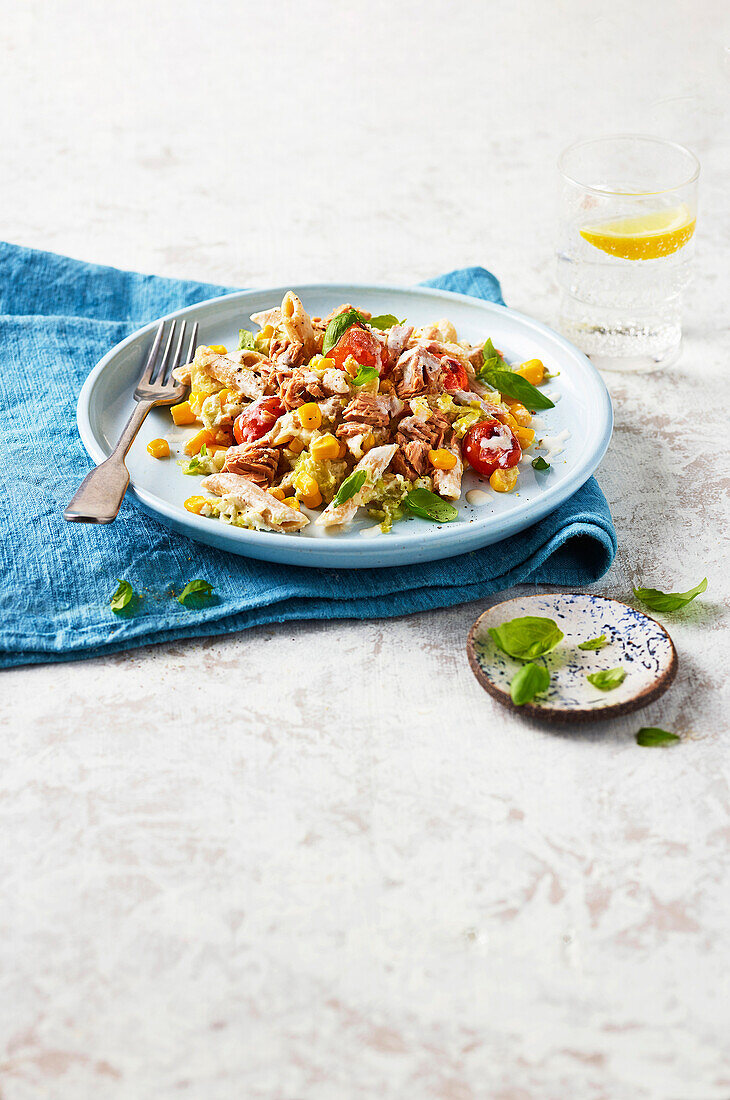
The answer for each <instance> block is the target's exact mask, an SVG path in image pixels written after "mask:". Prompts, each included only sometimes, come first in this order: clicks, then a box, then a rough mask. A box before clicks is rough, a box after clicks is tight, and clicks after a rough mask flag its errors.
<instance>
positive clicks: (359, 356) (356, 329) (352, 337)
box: [327, 325, 382, 370]
mask: <svg viewBox="0 0 730 1100" xmlns="http://www.w3.org/2000/svg"><path fill="white" fill-rule="evenodd" d="M348 355H351V356H352V357H353V359H355V360H356V362H358V363H360V364H361V365H362V366H364V367H375V368H376V369H377V370H380V366H381V361H382V356H381V346H380V341H379V340H378V339H377V337H375V336H373V334H372V332H368V330H367V329H366V328H363V327H362V326H361V325H350V327H349V328H348V329H347V330H346V331H345V332H343V334H342V336H341V337H340V338H339V340H338V341H337V343H336V344H335V346H334V347H333V348H330V350H329V351H328V352H327V358H328V359H334V361H335V365H336V366H338V367H339V368H340V370H342V369H343V368H344V366H345V360H346V359H347V357H348Z"/></svg>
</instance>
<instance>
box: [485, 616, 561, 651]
mask: <svg viewBox="0 0 730 1100" xmlns="http://www.w3.org/2000/svg"><path fill="white" fill-rule="evenodd" d="M489 634H490V636H491V638H492V640H493V641H494V642H495V643H496V644H497V645H498V646H499V648H500V649H501V650H502V652H503V653H506V654H508V656H510V657H517V659H518V660H520V661H532V660H533V659H534V658H535V657H542V656H543V654H545V653H549V652H550V650H551V649H555V647H556V645H558V644H559V643H560V642H561V641H562V640H563V637H564V634H563V632H562V630H560V628H559V627H558V624H557V623H556V622H555V621H554V620H553V619H545V618H541V617H540V616H538V615H523V616H521V617H520V618H517V619H510V621H509V622H506V623H502V624H501V625H500V626H490V628H489Z"/></svg>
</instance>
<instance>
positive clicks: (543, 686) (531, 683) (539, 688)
mask: <svg viewBox="0 0 730 1100" xmlns="http://www.w3.org/2000/svg"><path fill="white" fill-rule="evenodd" d="M549 686H550V673H549V672H548V670H547V669H546V668H545V667H544V666H543V665H533V664H529V665H523V666H522V668H521V669H520V670H519V671H518V672H516V673H515V674H514V676H513V677H512V680H511V682H510V685H509V693H510V696H511V698H512V702H513V703H514V705H515V706H516V707H521V706H524V704H525V703H530V702H532V700H533V699H534V698H535V696H536V695H541V694H542V692H544V691H547V689H548V688H549Z"/></svg>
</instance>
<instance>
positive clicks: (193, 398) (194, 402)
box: [188, 390, 210, 416]
mask: <svg viewBox="0 0 730 1100" xmlns="http://www.w3.org/2000/svg"><path fill="white" fill-rule="evenodd" d="M206 397H210V394H208V393H203V392H202V390H191V391H190V396H189V397H188V405H189V406H190V408H191V409H192V411H193V412H194V413H195V415H196V416H200V410H201V409H202V407H203V402H204V401H205V399H206Z"/></svg>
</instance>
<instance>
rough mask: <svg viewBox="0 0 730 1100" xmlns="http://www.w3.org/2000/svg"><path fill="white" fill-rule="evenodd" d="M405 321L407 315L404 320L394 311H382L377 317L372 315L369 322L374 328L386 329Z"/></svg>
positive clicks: (402, 323)
mask: <svg viewBox="0 0 730 1100" xmlns="http://www.w3.org/2000/svg"><path fill="white" fill-rule="evenodd" d="M405 321H406V319H405V317H404V318H403V320H402V321H399V320H398V318H397V317H394V316H393V314H392V313H381V314H379V315H378V316H377V317H371V318H370V320H369V321H368V324H369V325H370V326H371V327H372V328H379V329H386V328H392V327H393V325H404V324H405Z"/></svg>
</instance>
